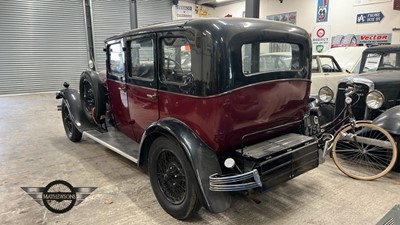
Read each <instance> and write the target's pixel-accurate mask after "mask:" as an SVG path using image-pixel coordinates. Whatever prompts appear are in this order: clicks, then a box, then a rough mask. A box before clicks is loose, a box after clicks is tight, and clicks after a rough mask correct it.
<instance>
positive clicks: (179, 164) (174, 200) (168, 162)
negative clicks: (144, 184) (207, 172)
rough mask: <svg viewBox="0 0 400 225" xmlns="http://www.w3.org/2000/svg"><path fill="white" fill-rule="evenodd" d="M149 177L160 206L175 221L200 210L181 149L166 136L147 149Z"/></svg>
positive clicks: (194, 186)
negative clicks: (148, 151) (148, 150)
mask: <svg viewBox="0 0 400 225" xmlns="http://www.w3.org/2000/svg"><path fill="white" fill-rule="evenodd" d="M148 169H149V176H150V182H151V186H152V188H153V192H154V195H155V196H156V198H157V200H158V202H159V204H160V205H161V207H162V208H163V209H164V210H165V211H166V212H167V213H168V214H170V215H171V216H173V217H174V218H176V219H179V220H183V219H187V218H190V217H191V216H193V215H194V214H196V213H197V211H198V210H199V209H200V208H201V203H200V201H199V199H198V197H197V190H198V187H197V181H196V178H195V177H196V176H195V175H194V172H193V169H192V166H191V165H190V163H189V161H188V159H187V157H186V155H185V153H184V152H183V150H182V148H181V147H180V146H179V144H177V143H176V142H175V141H172V140H170V139H168V138H166V137H159V138H157V139H156V140H155V141H154V142H153V143H152V145H151V147H150V153H149V168H148Z"/></svg>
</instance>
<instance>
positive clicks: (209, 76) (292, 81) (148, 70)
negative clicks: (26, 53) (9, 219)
mask: <svg viewBox="0 0 400 225" xmlns="http://www.w3.org/2000/svg"><path fill="white" fill-rule="evenodd" d="M310 45H311V43H310V38H309V35H308V33H307V32H306V31H305V30H303V29H301V28H299V27H296V26H293V25H289V24H283V23H277V22H271V21H263V20H256V19H238V18H232V19H197V20H196V19H194V20H185V21H174V22H167V23H161V24H155V25H151V26H146V27H142V28H138V29H135V30H132V31H129V32H126V33H123V34H120V35H117V36H113V37H110V38H108V39H107V40H106V41H105V54H106V59H107V61H106V64H107V70H106V71H105V72H104V74H106V75H105V76H106V79H105V80H106V81H103V80H102V79H100V77H99V75H101V74H103V73H100V74H99V73H97V72H95V71H84V72H83V73H82V75H81V78H80V79H81V80H80V87H79V89H80V90H79V92H78V90H75V89H72V88H69V87H68V86H69V85H68V84H66V85H64V87H65V88H64V89H62V90H60V91H59V92H58V94H57V98H58V99H62V103H61V106H60V108H61V112H62V117H63V123H64V127H65V132H66V134H67V137H68V138H69V139H70V140H71V141H73V142H78V141H80V140H81V138H82V135H85V136H86V137H87V138H91V139H93V140H95V141H97V142H98V143H100V144H102V145H104V146H107V147H108V148H110V149H111V150H113V151H115V152H117V153H119V154H121V155H122V156H124V157H126V158H128V159H130V160H132V161H133V162H135V163H137V164H138V166H140V167H147V168H148V171H149V177H150V181H151V185H152V188H153V191H154V194H155V196H156V198H157V200H158V202H159V203H160V205H161V206H162V207H163V209H164V210H165V211H166V212H167V213H169V214H170V215H172V216H173V217H175V218H177V219H186V218H188V217H190V216H192V215H194V214H195V213H196V212H197V211H198V210H199V209H200V207H202V206H204V207H205V208H206V209H208V210H209V211H211V212H221V211H223V210H225V209H227V208H228V207H229V205H230V202H231V201H230V195H229V194H228V193H229V192H234V191H249V190H260V191H265V190H267V189H269V188H270V187H272V186H274V185H276V184H279V183H282V182H285V181H287V180H289V179H292V178H294V177H296V176H299V175H301V174H303V173H305V172H307V171H309V170H311V169H313V168H315V167H317V166H318V162H319V161H318V160H319V154H318V146H317V142H316V140H315V139H314V138H312V137H308V136H305V135H303V134H305V133H307V134H308V133H309V130H310V127H315V125H316V124H313V123H312V121H314V120H313V119H310V118H311V117H310V116H309V113H311V112H312V110H309V108H308V101H309V93H310V85H311V81H310V79H311V69H310V68H311V47H310ZM279 52H284V53H285V55H289V56H288V58H289V59H290V60H286V61H284V63H285V65H286V66H284V67H281V66H278V67H276V66H275V65H274V64H268V63H264V64H263V61H262V60H261V59H262V58H263V55H276V54H280V53H279ZM286 63H287V64H286ZM313 118H314V117H313ZM306 131H307V132H306Z"/></svg>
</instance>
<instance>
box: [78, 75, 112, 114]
mask: <svg viewBox="0 0 400 225" xmlns="http://www.w3.org/2000/svg"><path fill="white" fill-rule="evenodd" d="M79 93H80V97H81V104H82V108H83V111H84V113H85V115H86V117H87V119H88V120H89V121H90V122H94V121H99V120H100V118H101V116H103V115H105V113H106V100H105V98H106V89H105V87H104V86H102V85H101V82H100V78H99V77H98V76H91V75H90V74H89V73H87V72H84V73H82V75H81V79H80V82H79Z"/></svg>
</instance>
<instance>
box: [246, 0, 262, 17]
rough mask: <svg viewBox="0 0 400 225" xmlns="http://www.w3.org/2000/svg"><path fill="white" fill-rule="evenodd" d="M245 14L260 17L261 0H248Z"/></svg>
mask: <svg viewBox="0 0 400 225" xmlns="http://www.w3.org/2000/svg"><path fill="white" fill-rule="evenodd" d="M245 14H246V17H248V18H260V0H246V7H245Z"/></svg>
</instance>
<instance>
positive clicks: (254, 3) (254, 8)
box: [245, 0, 260, 73]
mask: <svg viewBox="0 0 400 225" xmlns="http://www.w3.org/2000/svg"><path fill="white" fill-rule="evenodd" d="M245 7H246V8H245V16H246V18H260V0H246V5H245ZM245 56H247V57H248V58H250V62H251V73H257V72H259V71H260V43H254V44H252V45H251V48H247V49H245Z"/></svg>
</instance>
